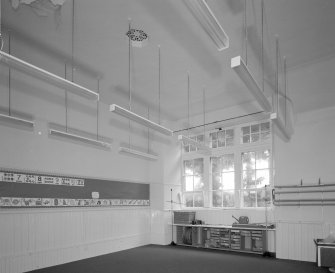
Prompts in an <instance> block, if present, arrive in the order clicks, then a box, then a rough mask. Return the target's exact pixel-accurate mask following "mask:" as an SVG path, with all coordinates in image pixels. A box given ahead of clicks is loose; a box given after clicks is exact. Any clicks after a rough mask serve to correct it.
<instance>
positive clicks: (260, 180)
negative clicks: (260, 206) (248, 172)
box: [256, 169, 270, 188]
mask: <svg viewBox="0 0 335 273" xmlns="http://www.w3.org/2000/svg"><path fill="white" fill-rule="evenodd" d="M269 184H270V171H269V169H265V170H257V171H256V188H264V187H265V185H269Z"/></svg>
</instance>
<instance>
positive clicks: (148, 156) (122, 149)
mask: <svg viewBox="0 0 335 273" xmlns="http://www.w3.org/2000/svg"><path fill="white" fill-rule="evenodd" d="M119 151H120V152H122V153H127V154H132V155H136V156H140V157H143V158H146V159H150V160H157V159H158V156H157V155H153V154H149V153H144V152H141V151H138V150H135V149H131V148H127V147H123V146H121V147H120V148H119Z"/></svg>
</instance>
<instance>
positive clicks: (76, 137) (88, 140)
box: [49, 129, 112, 148]
mask: <svg viewBox="0 0 335 273" xmlns="http://www.w3.org/2000/svg"><path fill="white" fill-rule="evenodd" d="M49 134H50V135H53V136H58V137H63V138H68V139H72V140H77V141H81V142H84V143H87V144H92V145H96V146H100V147H104V148H110V147H111V145H112V144H111V143H108V142H103V141H99V140H96V139H93V138H87V137H83V136H80V135H76V134H72V133H68V132H64V131H60V130H55V129H50V131H49Z"/></svg>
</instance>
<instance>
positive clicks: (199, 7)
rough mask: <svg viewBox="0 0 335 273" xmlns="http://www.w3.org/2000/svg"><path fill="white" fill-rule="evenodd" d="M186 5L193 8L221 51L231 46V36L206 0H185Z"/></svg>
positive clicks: (192, 10) (195, 14)
mask: <svg viewBox="0 0 335 273" xmlns="http://www.w3.org/2000/svg"><path fill="white" fill-rule="evenodd" d="M184 3H185V4H186V6H187V7H188V8H189V9H190V10H191V12H192V13H193V14H194V16H195V17H196V18H197V20H198V21H199V23H200V25H201V26H202V28H203V29H204V30H205V32H206V33H207V34H208V35H209V37H210V38H211V39H212V40H213V42H214V43H215V45H216V47H217V49H218V50H219V51H221V50H224V49H226V48H228V47H229V38H228V36H227V34H226V33H225V31H224V30H223V28H222V26H221V25H220V23H219V21H218V20H217V18H216V17H215V15H214V13H213V11H212V10H211V9H210V7H209V6H208V4H207V2H206V0H184Z"/></svg>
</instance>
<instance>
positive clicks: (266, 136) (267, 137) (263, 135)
mask: <svg viewBox="0 0 335 273" xmlns="http://www.w3.org/2000/svg"><path fill="white" fill-rule="evenodd" d="M268 139H270V132H264V133H263V132H262V133H261V140H268Z"/></svg>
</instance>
